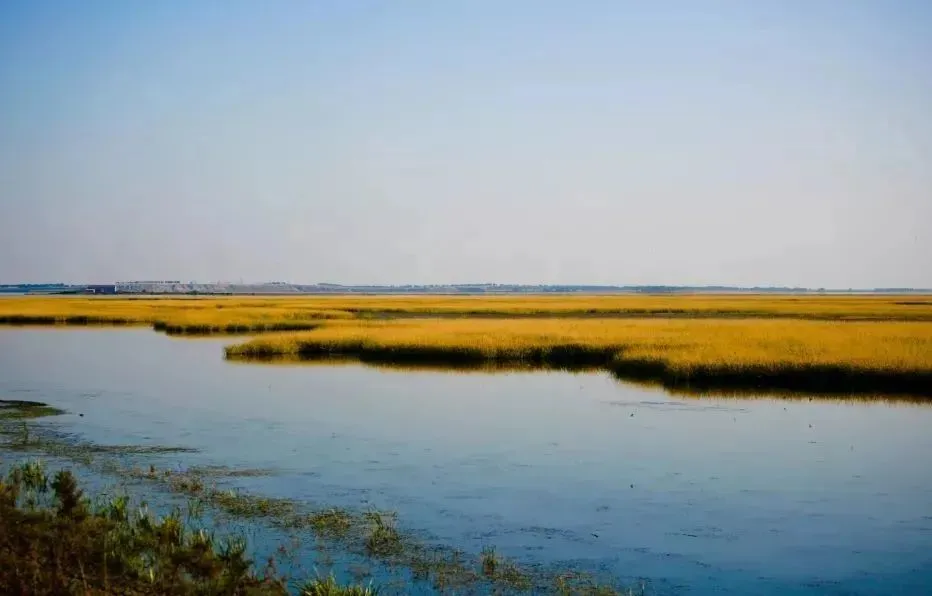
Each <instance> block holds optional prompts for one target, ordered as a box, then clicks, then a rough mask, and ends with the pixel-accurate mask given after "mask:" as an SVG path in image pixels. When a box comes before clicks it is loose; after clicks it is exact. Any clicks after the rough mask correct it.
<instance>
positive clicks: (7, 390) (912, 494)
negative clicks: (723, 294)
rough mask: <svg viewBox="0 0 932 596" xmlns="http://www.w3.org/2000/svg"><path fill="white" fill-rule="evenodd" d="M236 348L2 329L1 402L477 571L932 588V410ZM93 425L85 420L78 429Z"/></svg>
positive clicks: (833, 588)
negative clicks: (424, 546)
mask: <svg viewBox="0 0 932 596" xmlns="http://www.w3.org/2000/svg"><path fill="white" fill-rule="evenodd" d="M230 341H231V340H229V339H225V340H214V339H209V340H205V339H198V340H190V339H173V338H169V337H166V336H164V335H159V334H156V333H153V332H152V331H150V330H143V329H128V330H127V329H124V330H110V329H86V330H85V329H82V330H56V329H13V328H0V398H13V399H32V400H37V401H44V402H48V403H50V404H53V405H56V406H59V407H62V408H64V409H66V410H68V411H69V412H72V413H73V414H72V415H69V416H65V417H63V418H61V424H62V426H63V428H66V429H67V430H68V431H69V432H75V433H77V434H78V435H79V436H81V437H82V438H84V439H86V440H89V441H95V442H101V443H111V444H113V443H121V444H122V443H134V444H159V445H184V446H190V447H194V448H197V449H200V450H201V452H199V453H196V454H176V455H172V456H170V457H172V458H174V459H175V460H177V462H178V464H179V465H182V464H185V465H186V464H191V463H198V464H203V463H208V464H225V465H230V466H236V467H250V468H252V467H260V468H273V469H275V470H277V471H278V473H277V474H275V475H273V476H271V477H268V478H256V479H248V480H244V482H249V483H251V485H250V488H252V489H254V490H261V491H262V492H264V493H268V494H270V495H275V496H285V497H290V498H299V499H304V500H308V501H311V502H314V503H318V504H321V503H323V504H333V505H342V506H354V507H359V506H363V507H365V506H370V505H371V506H374V507H378V508H389V509H395V510H397V511H398V512H399V518H400V520H401V522H402V525H403V526H404V527H407V528H411V529H416V530H422V531H424V532H425V534H426V535H429V536H430V537H431V539H432V540H436V541H438V542H440V543H443V544H446V545H450V546H455V547H460V548H463V549H465V550H467V551H469V552H473V553H477V552H479V550H480V549H481V548H482V547H483V546H485V545H495V546H496V547H497V548H498V550H499V551H500V552H501V553H502V554H504V555H506V556H510V557H514V558H516V559H518V560H519V561H520V562H524V563H539V564H542V565H553V566H555V567H568V566H572V567H579V568H582V569H589V570H595V571H600V572H602V573H607V574H610V575H612V576H615V577H618V578H622V579H625V580H631V579H634V578H644V579H647V580H648V581H649V584H650V586H651V587H652V590H653V591H654V592H655V593H659V594H666V593H686V594H706V593H713V592H714V593H717V594H748V593H754V594H781V595H783V594H851V593H856V594H920V593H929V586H932V465H929V462H928V454H929V453H932V432H930V431H929V429H930V428H932V408H930V407H926V406H921V405H913V404H890V403H877V402H875V403H864V402H828V401H819V400H814V401H808V400H767V399H753V400H752V399H728V398H722V399H709V398H704V399H695V398H683V397H671V396H668V395H667V394H665V393H664V392H663V391H661V390H659V389H658V390H654V389H645V388H643V387H639V386H634V385H628V384H622V383H619V382H617V381H615V380H613V379H611V378H610V377H609V376H608V375H605V374H596V373H586V374H567V373H558V372H551V373H527V372H525V373H511V374H495V375H493V374H478V373H473V374H451V373H443V372H416V373H412V372H398V371H385V370H379V369H373V368H368V367H364V366H357V365H351V366H270V365H252V364H234V363H229V362H225V361H224V360H223V358H222V346H223V345H224V344H226V343H229V342H230ZM78 413H81V414H84V416H83V417H79V416H77V414H78Z"/></svg>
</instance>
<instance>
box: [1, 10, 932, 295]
mask: <svg viewBox="0 0 932 596" xmlns="http://www.w3.org/2000/svg"><path fill="white" fill-rule="evenodd" d="M930 30H932V4H929V3H925V2H904V1H900V2H898V1H890V2H879V1H873V2H867V1H857V0H852V1H847V2H837V1H818V0H816V1H810V2H802V1H799V2H795V1H782V2H769V1H760V2H743V1H741V2H739V1H720V2H716V1H710V2H692V1H682V2H672V1H671V2H622V1H588V2H587V1H580V2H548V1H539V2H532V1H529V0H512V1H504V2H503V1H498V2H492V1H483V0H473V1H469V2H466V1H450V2H428V1H426V0H423V1H414V0H410V1H403V0H398V1H395V2H363V1H357V2H337V1H329V2H322V1H321V2H310V1H308V2H284V1H276V2H263V3H260V2H247V1H227V2H220V1H217V2H213V1H207V0H200V1H197V2H188V1H172V0H165V1H160V2H141V1H128V2H127V1H115V0H114V1H100V0H84V1H78V0H58V1H55V2H43V1H36V2H21V1H18V0H11V1H7V2H3V3H2V4H0V281H2V282H12V281H59V280H60V281H112V280H122V279H130V278H137V279H138V278H157V279H165V278H168V279H185V280H188V279H197V280H205V281H206V280H224V279H226V280H230V279H240V278H243V279H246V280H251V281H263V280H289V281H295V282H314V281H331V282H344V283H450V282H462V281H496V282H523V283H619V284H658V283H664V284H734V285H758V284H764V285H805V286H813V287H819V286H825V287H874V286H923V287H932V233H930V229H932V109H930V106H932V35H929V31H930Z"/></svg>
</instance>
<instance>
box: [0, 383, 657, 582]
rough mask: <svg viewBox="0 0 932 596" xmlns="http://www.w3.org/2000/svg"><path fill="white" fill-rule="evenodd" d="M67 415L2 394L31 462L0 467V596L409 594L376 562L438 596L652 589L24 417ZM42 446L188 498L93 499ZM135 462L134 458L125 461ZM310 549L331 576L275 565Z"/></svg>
mask: <svg viewBox="0 0 932 596" xmlns="http://www.w3.org/2000/svg"><path fill="white" fill-rule="evenodd" d="M61 414H65V412H63V411H62V410H58V409H56V408H53V407H51V406H48V405H47V404H44V403H40V402H32V401H21V400H6V401H4V400H0V438H2V439H3V440H0V453H2V454H4V455H7V454H18V456H19V457H22V456H24V455H29V456H31V457H32V459H26V460H23V461H20V462H18V463H14V464H11V465H7V466H6V468H7V469H8V473H7V474H6V477H5V478H4V477H3V476H2V475H0V593H4V594H6V593H10V594H19V593H30V594H50V595H51V594H61V593H103V594H110V593H119V594H171V595H188V594H192V595H193V594H217V595H220V594H255V595H285V594H297V595H298V596H317V595H321V596H323V595H328V594H329V595H333V596H356V595H359V596H364V595H370V594H379V593H386V594H388V593H404V592H406V591H407V590H406V589H405V586H400V587H399V586H398V585H395V580H392V581H387V582H386V583H382V584H376V583H375V582H374V580H373V577H372V571H371V568H370V567H369V565H368V563H371V564H372V565H376V566H379V565H381V566H386V567H387V568H389V569H406V570H408V575H409V576H410V577H409V579H408V580H407V581H408V582H410V581H411V580H412V579H413V580H414V581H416V582H419V583H423V584H424V585H430V586H432V587H433V588H434V589H435V590H436V591H437V592H439V593H448V592H452V593H475V592H476V590H479V591H480V592H482V593H487V592H489V593H503V594H504V593H516V594H517V593H528V592H532V593H553V594H561V595H562V594H566V595H569V594H588V595H592V596H598V595H602V596H611V595H626V596H634V595H635V594H641V593H643V589H639V588H631V587H617V586H614V585H612V584H608V583H600V582H597V581H596V580H595V578H593V577H592V576H591V575H589V574H587V573H584V572H580V571H575V570H566V569H562V570H556V571H554V570H551V569H543V568H538V567H535V566H529V567H525V566H522V565H519V564H518V563H516V562H514V561H511V560H509V559H507V558H505V557H503V556H502V555H500V554H499V553H498V552H497V551H496V550H495V549H494V548H492V547H489V546H487V547H485V548H484V549H483V551H482V552H481V553H479V554H468V553H465V552H461V551H458V550H455V549H452V548H450V547H447V546H443V545H435V544H431V543H429V542H425V541H424V540H423V539H422V538H421V537H420V533H418V532H412V531H410V530H408V529H405V528H403V527H401V526H400V525H398V523H397V519H396V516H395V514H394V513H392V512H385V511H378V510H374V509H367V510H355V509H346V508H335V507H331V506H327V505H317V506H314V505H312V504H310V503H306V502H303V501H297V500H290V499H280V498H269V497H265V496H262V495H259V494H253V493H250V492H245V491H241V490H237V489H233V488H229V487H228V486H224V485H223V484H222V483H223V481H226V480H230V479H235V478H239V477H252V476H264V475H271V474H274V472H273V471H270V470H253V469H247V470H238V469H231V468H223V467H207V468H187V469H184V468H180V467H179V466H177V464H176V465H173V466H171V467H165V468H157V467H155V465H152V464H151V463H150V464H149V465H147V466H143V467H140V464H141V463H144V462H145V461H150V462H151V460H140V459H138V458H139V457H146V456H153V455H158V454H163V453H178V452H184V451H188V449H187V448H185V447H178V446H157V447H154V448H153V447H137V448H134V447H132V446H107V445H97V444H83V443H74V442H73V439H72V438H70V436H69V435H67V434H63V433H60V432H56V431H55V430H53V429H50V428H46V427H44V426H43V425H42V424H41V423H37V424H33V425H32V426H31V428H30V427H28V425H27V421H29V422H37V420H38V419H40V418H46V417H50V416H58V415H61ZM36 454H43V455H48V456H50V457H52V458H63V459H66V460H71V461H74V462H75V463H77V464H78V465H80V466H83V467H84V468H87V469H88V470H91V471H93V472H95V473H97V474H100V475H107V476H112V477H116V478H119V479H122V480H124V481H128V482H132V483H141V484H143V485H145V486H146V487H148V488H150V489H151V490H154V491H157V492H161V493H164V494H166V495H169V496H170V495H176V496H178V497H181V498H182V499H183V500H185V503H186V504H185V506H184V507H179V506H177V505H176V506H175V507H174V508H173V510H172V511H171V513H169V514H168V515H164V516H161V517H157V516H154V515H152V514H151V513H150V512H149V509H148V508H147V507H146V506H145V505H144V503H143V502H136V501H135V500H131V499H129V498H128V496H127V495H125V494H119V495H118V496H116V497H105V498H103V499H101V497H103V496H104V495H103V493H102V494H98V495H96V497H97V498H96V499H91V498H89V497H88V496H86V495H85V494H84V493H83V492H82V490H81V489H80V488H79V485H78V482H77V478H76V477H75V475H74V474H73V472H71V471H70V470H68V469H67V467H66V468H63V469H62V470H61V471H59V472H58V473H56V474H54V475H52V474H51V473H48V472H47V471H46V468H45V466H44V465H43V463H42V461H41V460H37V459H34V456H35V455H36ZM127 456H137V458H136V459H131V460H129V461H127V460H126V459H125V458H126V457H127ZM104 492H105V493H106V492H108V491H104ZM147 494H148V493H147ZM205 512H209V515H207V516H204V515H203V514H204V513H205ZM207 520H209V523H208V521H207ZM234 520H236V521H240V522H251V523H255V524H259V525H261V526H264V527H267V528H269V529H272V530H281V531H285V532H286V534H288V535H290V536H291V539H290V540H289V542H288V544H289V546H288V547H285V545H284V544H282V545H280V546H279V548H278V549H276V550H275V552H274V554H270V555H269V557H268V558H267V559H262V560H250V559H249V558H248V557H247V556H246V553H247V552H250V551H249V549H248V548H247V542H246V540H245V538H243V536H242V535H240V534H238V533H234V534H232V535H229V534H230V533H229V532H228V531H225V528H226V529H228V528H229V526H230V522H231V521H234ZM302 543H307V546H310V544H311V543H313V544H314V546H313V547H312V548H313V549H314V551H315V552H316V553H317V555H319V556H320V557H321V558H322V560H324V561H331V562H330V563H325V567H329V568H330V571H329V574H324V575H321V573H320V571H319V570H318V569H316V568H315V571H314V573H307V572H305V571H303V568H299V569H297V570H293V571H292V572H291V574H290V575H284V574H282V573H280V572H279V571H278V568H279V565H278V563H285V564H286V565H287V563H288V562H289V561H293V560H294V556H295V555H296V554H297V549H299V548H301V544H302ZM331 548H332V549H335V550H336V551H340V552H345V553H348V554H350V555H353V556H356V557H360V558H361V559H362V560H364V561H366V562H367V564H366V565H365V566H364V568H363V569H361V570H358V571H353V570H352V569H350V570H349V571H350V575H351V576H353V579H352V581H350V582H349V583H348V584H346V585H342V584H340V583H337V581H336V580H335V579H334V576H333V574H332V570H333V563H332V555H331V552H330V549H331ZM351 567H352V565H351ZM408 575H406V574H404V573H402V575H401V577H408ZM296 576H297V577H296ZM406 585H407V584H406ZM399 590H400V592H399Z"/></svg>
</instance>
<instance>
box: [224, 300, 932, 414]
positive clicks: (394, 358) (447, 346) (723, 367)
mask: <svg viewBox="0 0 932 596" xmlns="http://www.w3.org/2000/svg"><path fill="white" fill-rule="evenodd" d="M226 354H227V357H228V358H231V359H251V358H256V359H269V358H275V357H282V356H284V357H295V358H305V359H321V358H331V357H344V358H345V357H351V358H355V359H358V360H360V361H362V362H365V363H371V364H379V365H413V366H422V367H432V366H433V367H436V366H453V367H458V368H460V369H464V370H467V369H470V368H476V369H480V370H482V369H485V370H488V367H490V366H491V367H501V368H509V367H517V368H525V367H541V368H560V369H568V370H579V369H591V368H603V369H606V370H609V371H611V372H612V373H614V374H615V375H616V376H618V377H619V378H621V379H636V380H642V381H648V382H654V383H658V384H661V385H663V386H665V387H669V388H676V389H681V390H688V391H696V392H704V391H713V390H726V391H733V392H743V391H757V392H760V391H769V390H776V391H798V392H806V393H814V394H832V393H836V394H837V393H862V394H900V395H919V396H932V325H930V324H927V323H895V322H883V323H880V322H859V323H854V322H846V323H841V322H824V321H799V320H793V321H791V320H759V319H758V320H750V319H745V320H740V321H732V320H728V321H725V320H706V319H702V320H669V319H667V320H658V319H649V320H619V319H586V320H569V319H544V320H528V319H510V320H488V319H483V320H475V319H455V320H450V319H421V320H416V321H411V320H408V321H387V322H367V321H357V322H351V321H344V322H341V323H340V324H338V325H325V326H323V327H321V328H319V329H317V330H314V331H310V332H305V333H286V334H276V335H268V336H262V337H258V338H255V339H252V340H250V341H247V342H245V343H241V344H238V345H233V346H230V347H228V348H227V350H226Z"/></svg>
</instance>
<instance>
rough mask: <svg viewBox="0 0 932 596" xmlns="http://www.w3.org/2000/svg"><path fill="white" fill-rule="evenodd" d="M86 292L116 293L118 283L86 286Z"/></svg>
mask: <svg viewBox="0 0 932 596" xmlns="http://www.w3.org/2000/svg"><path fill="white" fill-rule="evenodd" d="M84 293H85V294H116V284H103V285H92V286H85V287H84Z"/></svg>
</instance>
